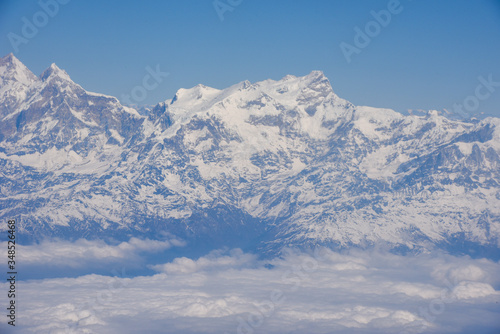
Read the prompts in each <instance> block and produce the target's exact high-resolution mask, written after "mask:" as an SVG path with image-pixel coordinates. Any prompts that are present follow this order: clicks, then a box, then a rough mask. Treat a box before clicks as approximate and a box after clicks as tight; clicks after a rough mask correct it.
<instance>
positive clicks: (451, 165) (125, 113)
mask: <svg viewBox="0 0 500 334" xmlns="http://www.w3.org/2000/svg"><path fill="white" fill-rule="evenodd" d="M0 78H1V80H2V81H1V84H0V106H1V110H0V111H1V117H2V121H1V122H0V164H2V173H1V174H0V189H1V192H0V216H1V217H2V218H4V219H6V218H8V217H13V216H17V217H19V216H20V217H21V219H20V224H19V233H21V234H22V235H23V237H24V238H27V239H31V240H39V239H42V238H44V237H45V236H59V237H62V238H76V237H90V238H91V237H92V236H93V237H99V238H102V237H112V238H118V239H121V238H122V239H125V238H128V237H129V236H130V235H143V236H148V237H150V238H155V237H157V236H159V235H161V234H164V233H170V234H174V235H177V236H179V237H181V238H184V239H186V240H188V241H189V242H191V243H196V244H198V245H204V246H206V247H207V248H209V247H212V246H213V247H216V246H217V247H220V246H222V245H227V246H237V247H243V248H247V249H254V250H260V251H274V250H278V249H281V248H282V247H284V246H301V247H307V246H309V245H312V244H324V245H335V246H338V247H346V246H352V245H357V246H368V245H373V244H377V243H379V242H384V243H388V244H390V245H392V246H393V247H395V248H401V247H403V248H406V249H415V248H416V249H423V248H424V249H425V248H428V247H431V246H432V247H444V248H448V249H455V250H460V249H465V248H469V247H475V248H478V249H479V248H481V249H487V248H488V247H490V248H491V249H497V247H498V243H499V235H500V205H499V204H500V185H499V180H500V168H499V167H500V155H499V154H500V132H499V131H500V130H499V128H500V120H499V119H498V118H488V119H485V120H482V121H475V122H466V121H454V120H450V119H447V118H445V117H443V116H440V115H438V114H437V113H432V112H429V113H428V115H424V116H415V115H409V116H404V115H401V114H399V113H396V112H394V111H392V110H390V109H380V108H370V107H360V106H355V105H353V104H352V103H350V102H348V101H346V100H344V99H342V98H340V97H338V96H337V95H336V94H335V93H334V91H333V89H332V87H331V85H330V82H329V81H328V79H327V78H326V77H325V76H324V74H323V73H322V72H320V71H313V72H311V73H310V74H309V75H306V76H303V77H295V76H292V75H287V76H285V77H284V78H282V79H281V80H277V81H275V80H264V81H260V82H256V83H250V82H248V81H243V82H241V83H238V84H235V85H233V86H231V87H228V88H226V89H222V90H219V89H215V88H210V87H206V86H203V85H197V86H195V87H193V88H190V89H179V90H178V91H177V93H176V94H175V96H174V97H173V98H172V99H169V100H166V101H164V102H161V103H159V104H158V105H156V106H155V107H154V108H153V109H152V110H151V112H150V113H149V115H148V116H141V115H139V113H138V112H137V111H136V110H134V109H131V108H128V107H124V106H122V105H121V104H120V103H119V102H118V100H117V99H116V98H113V97H109V96H105V95H100V94H95V93H90V92H87V91H85V90H84V89H83V88H82V87H80V86H79V85H77V84H75V83H74V82H72V81H71V79H70V77H69V76H68V74H67V73H66V72H64V71H63V70H61V69H59V68H58V67H57V66H55V65H51V66H50V68H49V69H47V70H46V71H45V72H44V73H43V74H42V75H41V76H40V78H38V77H36V76H34V75H33V74H32V73H31V72H30V71H29V70H28V69H26V68H25V67H24V65H22V64H21V63H20V62H19V61H18V60H17V59H15V57H14V56H12V55H8V56H6V57H4V58H2V59H1V60H0ZM3 228H4V227H3ZM464 247H465V248H464Z"/></svg>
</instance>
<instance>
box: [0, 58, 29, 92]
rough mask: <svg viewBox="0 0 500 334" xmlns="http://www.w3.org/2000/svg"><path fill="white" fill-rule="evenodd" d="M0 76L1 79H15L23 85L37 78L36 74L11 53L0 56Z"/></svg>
mask: <svg viewBox="0 0 500 334" xmlns="http://www.w3.org/2000/svg"><path fill="white" fill-rule="evenodd" d="M0 78H1V79H3V80H9V79H10V80H15V81H17V82H20V83H22V84H24V85H29V84H31V83H32V82H34V81H36V80H37V77H36V75H35V74H33V72H31V71H30V70H29V69H28V68H27V67H26V66H25V65H24V64H23V63H22V62H21V61H20V60H19V59H17V58H16V56H14V55H13V54H12V53H9V54H8V55H6V56H5V57H3V58H0Z"/></svg>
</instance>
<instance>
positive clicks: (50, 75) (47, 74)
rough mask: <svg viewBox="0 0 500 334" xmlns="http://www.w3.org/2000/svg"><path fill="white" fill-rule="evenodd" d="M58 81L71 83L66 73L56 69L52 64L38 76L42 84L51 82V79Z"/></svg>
mask: <svg viewBox="0 0 500 334" xmlns="http://www.w3.org/2000/svg"><path fill="white" fill-rule="evenodd" d="M55 78H57V79H59V80H63V81H70V82H72V80H71V78H70V77H69V75H68V73H66V71H64V70H62V69H60V68H59V67H57V65H56V64H54V63H52V64H51V65H50V67H49V68H47V69H46V70H45V71H44V72H43V73H42V75H41V76H40V79H42V81H44V82H48V81H51V80H52V79H55Z"/></svg>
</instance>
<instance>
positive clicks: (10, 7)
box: [0, 0, 500, 116]
mask: <svg viewBox="0 0 500 334" xmlns="http://www.w3.org/2000/svg"><path fill="white" fill-rule="evenodd" d="M52 1H55V0H42V1H41V3H42V4H43V3H50V2H52ZM59 1H61V2H67V1H68V0H64V1H63V0H59ZM217 1H218V6H219V8H221V9H219V11H220V12H219V13H218V12H217V10H216V9H215V8H214V1H213V0H199V1H194V0H170V1H130V0H120V1H102V0H99V1H98V0H85V1H84V0H71V1H69V2H68V3H67V4H59V8H58V11H57V13H55V14H54V15H52V16H53V17H52V16H49V15H46V14H44V13H43V12H42V13H40V12H41V11H42V10H43V9H42V6H41V5H40V3H39V2H38V1H15V0H3V1H0V53H1V55H2V56H4V55H6V54H7V53H9V52H13V53H14V54H15V55H16V57H18V58H19V59H20V60H21V61H22V62H23V63H24V64H25V65H27V66H28V67H29V68H30V69H31V70H32V71H33V72H34V73H35V74H40V73H41V72H42V71H43V70H44V69H45V68H47V67H48V66H49V65H50V64H51V63H53V62H54V63H56V64H57V65H58V66H59V67H61V68H63V69H65V70H66V71H67V72H68V73H69V75H70V76H71V77H72V79H73V80H74V81H75V82H77V83H79V84H80V85H82V86H83V87H84V88H85V89H87V90H89V91H95V92H100V93H105V94H109V95H113V96H116V97H118V98H120V99H122V97H123V95H124V94H130V93H131V92H132V90H133V89H134V87H136V86H143V83H142V82H143V78H144V77H145V76H146V75H148V71H147V69H146V68H147V67H149V68H150V69H155V68H156V67H157V66H159V69H160V71H162V72H168V73H169V75H168V76H167V77H161V78H160V80H159V84H158V85H157V87H156V84H155V85H154V86H155V88H154V89H152V88H151V87H150V86H151V85H150V86H149V87H150V88H151V90H149V91H147V95H146V97H145V99H143V100H142V101H139V102H140V103H143V104H155V103H157V102H159V101H163V100H166V99H168V98H171V97H173V95H174V94H175V92H176V90H177V89H178V88H181V87H184V88H189V87H192V86H195V85H196V84H198V83H202V84H205V85H207V86H212V87H216V88H225V87H228V86H230V85H232V84H235V83H238V82H240V81H243V80H249V81H251V82H255V81H260V80H264V79H268V78H271V79H276V80H277V79H280V78H282V77H283V76H285V75H286V74H293V75H297V76H301V75H306V74H308V73H309V72H310V71H312V70H321V71H323V72H324V73H325V75H326V76H327V77H328V78H329V79H330V82H331V84H332V86H333V89H334V91H335V92H336V93H337V94H338V95H339V96H340V97H342V98H345V99H347V100H349V101H351V102H353V103H354V104H356V105H369V106H374V107H388V108H393V109H395V110H397V111H406V110H407V109H426V110H427V109H438V110H440V109H443V108H448V109H450V108H452V106H453V104H454V103H458V104H464V102H465V103H466V104H467V103H468V109H470V110H471V111H470V113H472V114H474V113H477V112H483V113H486V114H492V115H495V116H500V1H499V0H478V1H463V0H448V1H446V0H443V1H434V0H413V1H410V0H401V1H400V5H399V6H395V5H394V4H391V2H393V1H394V0H391V1H388V0H384V1H378V0H377V1H355V0H342V1H341V0H324V1H310V0H309V1H305V0H304V1H292V0H280V1H271V0H265V1H261V0H242V1H241V0H217ZM224 6H226V7H224ZM50 8H51V9H52V10H53V9H54V8H53V7H50ZM224 8H225V9H226V11H225V12H223V13H221V12H222V11H223V10H224ZM228 9H230V10H228ZM389 9H392V10H393V13H392V14H391V17H390V22H389V23H388V24H386V23H385V22H384V24H383V25H382V24H380V23H375V22H376V21H375V18H374V17H373V15H372V14H371V13H370V12H371V11H375V12H380V11H381V10H386V11H388V10H389ZM389 13H390V12H389ZM219 14H220V15H219ZM221 16H222V18H223V20H221ZM23 18H24V19H23ZM382 19H386V20H387V17H383V16H382ZM26 22H28V24H34V23H37V24H38V26H39V27H38V28H36V26H35V28H36V29H38V31H37V32H36V33H33V31H28V30H29V29H28V30H27V28H25V29H24V30H25V32H24V33H23V26H25V25H27V23H26ZM356 27H358V28H359V29H360V30H362V31H366V28H368V29H372V30H369V32H370V34H371V35H372V37H370V36H368V37H369V38H370V40H369V41H368V42H367V41H366V40H362V38H358V40H357V42H358V44H357V46H356V40H355V36H356V32H355V28H356ZM26 31H27V32H28V33H27V34H26ZM9 33H11V34H10V36H11V37H10V39H12V36H13V35H12V34H15V35H16V36H19V37H22V38H25V39H24V40H23V42H22V43H21V42H19V40H17V41H18V44H17V45H14V44H15V43H14V44H13V43H11V41H10V40H9ZM26 37H28V38H26ZM342 42H344V43H346V44H344V45H347V44H349V45H351V46H352V47H357V53H352V54H351V55H350V57H349V58H350V62H348V61H347V59H346V57H345V55H344V53H343V51H342V49H341V47H340V45H341V43H342ZM351 50H352V49H351ZM489 76H491V78H490V79H488V77H489ZM478 77H482V78H483V79H484V80H485V81H488V80H490V81H491V80H492V81H494V82H499V83H498V84H496V86H495V84H493V85H492V84H490V85H489V87H484V86H483V87H480V88H478V86H480V85H483V84H482V83H481V81H480V80H479V79H478ZM149 83H150V84H151V83H154V82H151V81H149ZM478 89H479V90H478ZM488 89H489V90H488ZM477 92H479V93H477ZM478 94H479V95H478ZM136 96H138V95H136ZM141 99H142V97H141ZM465 112H467V110H465Z"/></svg>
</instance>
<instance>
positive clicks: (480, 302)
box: [0, 246, 500, 334]
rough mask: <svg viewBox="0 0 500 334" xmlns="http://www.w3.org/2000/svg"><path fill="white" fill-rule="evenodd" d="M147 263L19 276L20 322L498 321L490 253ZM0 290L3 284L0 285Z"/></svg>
mask: <svg viewBox="0 0 500 334" xmlns="http://www.w3.org/2000/svg"><path fill="white" fill-rule="evenodd" d="M127 247H128V246H127ZM127 247H125V248H127ZM137 248H138V249H142V248H141V247H139V246H137ZM153 268H154V269H155V270H157V271H158V274H156V275H152V276H140V277H134V278H124V277H119V276H118V277H109V276H101V275H86V276H81V277H77V278H57V279H44V280H31V281H25V282H24V281H23V282H20V284H19V290H20V295H19V304H20V305H22V308H20V309H19V325H20V326H21V328H19V330H21V331H22V332H23V333H231V334H232V333H469V332H470V333H496V332H497V331H498V329H499V328H500V320H498V319H500V317H499V315H500V307H499V302H500V292H499V291H498V290H499V287H500V264H499V263H497V262H493V261H490V260H484V259H478V260H475V259H470V258H468V257H453V256H450V255H445V254H433V256H431V255H412V256H401V255H394V254H390V253H386V252H374V251H351V252H348V253H335V252H332V251H329V250H324V249H323V250H321V251H318V252H316V253H314V254H304V253H296V252H289V253H288V254H287V255H286V256H284V257H283V258H276V259H272V260H267V261H259V260H257V259H256V258H255V257H254V256H253V255H251V254H246V253H243V252H241V251H240V250H232V251H228V252H223V251H219V252H212V253H210V254H208V255H207V256H204V257H201V258H199V259H188V258H177V259H175V260H173V261H171V262H169V263H165V264H162V265H156V266H153ZM0 288H1V289H2V290H4V291H5V288H6V285H5V283H2V284H0ZM2 329H3V328H2V327H1V326H0V331H1V330H2ZM488 331H489V332H488Z"/></svg>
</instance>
